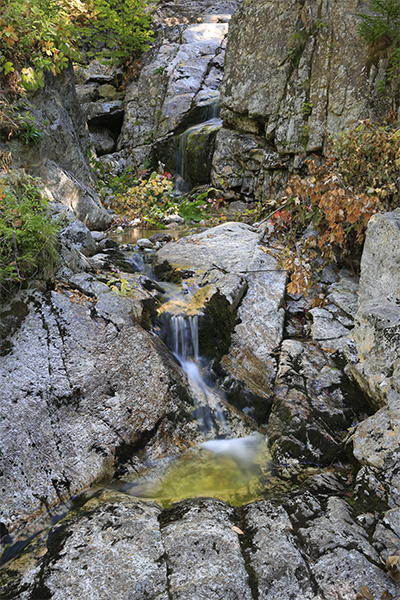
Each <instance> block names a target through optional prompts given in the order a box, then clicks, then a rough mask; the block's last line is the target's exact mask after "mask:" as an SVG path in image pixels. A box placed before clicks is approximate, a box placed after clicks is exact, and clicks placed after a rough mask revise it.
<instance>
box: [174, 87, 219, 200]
mask: <svg viewBox="0 0 400 600" xmlns="http://www.w3.org/2000/svg"><path fill="white" fill-rule="evenodd" d="M220 110H221V100H220V96H219V93H218V92H215V93H214V94H213V95H212V96H211V97H210V98H207V99H206V100H203V101H202V102H199V103H198V104H197V105H196V106H195V107H194V108H193V110H192V111H191V119H193V120H192V123H193V122H194V123H195V124H194V125H192V126H191V127H189V128H188V129H186V130H185V131H184V132H183V133H182V134H181V135H180V136H179V142H178V146H177V150H176V153H175V171H176V176H175V186H176V188H177V190H178V191H180V192H185V191H188V188H190V187H191V186H192V185H199V184H205V183H208V182H209V175H210V174H209V171H210V168H211V158H212V153H213V146H214V140H215V136H216V134H217V131H218V130H219V129H220V127H221V125H222V120H221V119H220Z"/></svg>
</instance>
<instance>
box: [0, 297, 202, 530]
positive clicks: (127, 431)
mask: <svg viewBox="0 0 400 600" xmlns="http://www.w3.org/2000/svg"><path fill="white" fill-rule="evenodd" d="M110 298H111V294H103V295H101V296H100V298H99V303H98V308H97V309H96V312H93V303H92V302H89V301H88V300H87V299H85V298H82V299H80V298H79V297H77V298H75V301H74V302H71V301H70V300H71V298H70V297H69V296H68V295H66V294H61V293H56V292H52V293H51V294H50V295H48V296H42V295H40V294H34V295H33V296H30V297H27V298H26V304H27V307H28V309H29V314H27V315H26V317H25V319H24V321H23V323H22V324H21V326H20V328H19V329H18V330H17V331H16V332H15V333H14V334H13V335H12V338H10V341H11V342H12V351H11V352H10V353H8V354H7V355H6V356H4V357H2V361H1V376H0V377H1V392H0V396H1V401H0V411H1V420H0V423H1V425H0V429H1V439H2V451H3V454H2V457H1V476H0V481H1V483H0V485H1V488H2V489H3V492H2V494H3V495H2V497H3V503H2V506H1V518H0V521H1V523H2V524H3V526H4V527H5V528H6V529H9V530H11V529H13V528H15V527H16V526H17V525H18V524H19V523H21V522H22V521H24V520H26V519H28V518H29V517H30V516H31V515H32V514H33V513H36V512H38V511H39V512H40V511H41V510H44V508H45V507H47V508H48V507H51V506H54V505H55V504H56V503H58V502H59V501H60V499H61V498H68V497H70V496H72V495H74V494H76V493H77V492H79V491H80V490H82V489H83V488H86V487H88V486H90V485H91V484H92V483H93V482H94V481H96V480H98V479H99V478H101V477H104V476H110V475H112V473H113V471H114V469H115V465H116V463H117V456H120V455H121V454H123V452H125V451H126V449H128V448H131V451H130V452H132V451H133V448H134V447H135V446H136V445H140V444H141V443H142V444H143V443H144V441H141V440H143V439H144V438H145V439H146V441H147V439H148V438H149V437H150V438H151V436H152V435H154V432H155V431H156V430H157V428H158V427H159V426H160V423H162V422H163V421H164V420H168V419H172V420H173V419H174V418H175V417H174V415H175V416H177V415H178V414H179V413H180V411H181V410H182V409H184V410H185V411H187V412H189V413H190V408H189V407H188V406H187V405H186V402H185V401H183V400H181V399H180V395H181V394H182V396H183V397H185V398H190V393H189V392H188V391H184V390H185V383H184V379H183V375H182V373H181V372H180V370H179V369H178V367H177V366H176V365H174V364H173V363H172V362H169V359H168V358H167V357H166V355H161V354H160V353H159V351H158V350H156V347H155V345H154V342H153V340H152V338H151V336H149V335H148V334H147V333H145V332H144V331H143V330H142V329H140V328H139V327H136V326H134V325H133V324H132V325H129V324H126V321H127V319H128V317H127V315H126V303H125V302H124V305H125V306H124V307H123V306H121V310H122V313H120V314H122V317H118V315H115V316H113V311H114V308H115V307H111V306H110V304H109V302H110ZM103 299H104V300H103ZM115 299H116V301H117V302H118V301H119V300H120V299H119V298H118V296H115ZM77 300H79V302H77ZM123 300H126V299H123ZM128 302H129V300H128ZM103 304H104V306H103ZM102 306H103V309H102V308H101V307H102ZM117 308H118V307H117ZM102 311H103V312H104V315H105V317H106V318H105V319H104V318H102V316H101V312H102ZM118 318H122V320H123V321H124V323H125V326H122V325H123V323H120V322H119V321H118V323H117V325H118V327H116V326H115V325H114V324H113V323H112V322H111V321H112V320H113V319H114V320H115V319H118ZM184 407H185V408H184ZM171 451H172V454H173V453H174V449H173V448H171Z"/></svg>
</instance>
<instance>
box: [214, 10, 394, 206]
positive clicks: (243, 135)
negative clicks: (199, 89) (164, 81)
mask: <svg viewBox="0 0 400 600" xmlns="http://www.w3.org/2000/svg"><path fill="white" fill-rule="evenodd" d="M366 5H367V2H364V1H363V0H320V1H319V2H316V1H315V0H275V1H270V0H250V1H248V2H245V3H244V4H243V6H242V7H241V8H240V9H239V10H238V11H237V12H236V13H235V15H234V16H233V18H232V20H231V23H230V28H229V34H228V44H227V50H226V57H225V72H224V80H223V83H222V86H221V98H222V105H223V119H224V128H223V129H222V130H221V132H220V133H219V135H218V138H217V144H216V152H215V156H214V164H213V180H214V184H218V183H219V182H220V181H221V179H223V180H224V183H223V187H225V188H229V189H231V190H232V192H233V194H232V195H234V193H237V192H241V193H242V194H245V195H248V196H254V197H255V198H256V199H257V200H264V199H266V198H267V197H268V196H269V195H271V194H272V193H273V191H274V189H276V188H279V187H281V186H282V183H284V182H285V180H286V177H287V173H288V171H291V170H293V169H298V168H299V167H301V164H302V162H303V159H304V157H305V155H307V154H310V153H317V154H320V153H322V152H323V149H324V141H325V139H326V134H327V135H333V136H337V135H338V133H339V132H340V131H342V130H345V129H346V128H348V127H349V126H350V125H352V124H354V123H356V122H357V121H358V120H362V119H366V118H370V119H372V120H375V119H382V118H383V117H384V116H385V114H386V113H387V112H388V110H389V107H387V106H385V104H384V102H383V100H382V97H381V96H378V94H377V91H376V86H377V82H378V80H380V79H384V74H385V61H384V59H381V60H379V59H376V60H375V61H372V60H371V58H370V56H369V51H368V47H367V46H366V44H365V43H364V42H363V41H362V39H361V38H360V37H359V35H358V33H357V27H358V25H359V22H360V18H359V17H358V16H357V15H358V14H359V13H361V12H364V11H365V10H366ZM249 161H250V164H246V163H248V162H249Z"/></svg>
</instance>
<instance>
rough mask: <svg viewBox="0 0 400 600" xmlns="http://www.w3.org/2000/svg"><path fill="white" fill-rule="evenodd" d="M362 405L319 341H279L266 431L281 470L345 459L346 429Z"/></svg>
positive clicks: (359, 397)
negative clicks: (315, 343) (276, 369)
mask: <svg viewBox="0 0 400 600" xmlns="http://www.w3.org/2000/svg"><path fill="white" fill-rule="evenodd" d="M365 408H366V406H365V401H364V399H363V398H362V396H361V395H360V394H357V391H356V389H355V388H354V387H352V386H351V384H350V382H349V381H348V380H347V378H346V376H345V375H344V374H343V373H342V372H341V371H340V370H339V368H338V367H337V365H335V363H334V362H333V361H332V359H331V358H330V357H329V355H326V354H325V353H324V352H323V351H322V350H321V349H320V348H318V346H316V345H313V344H310V343H304V342H300V341H296V340H284V341H283V342H282V345H281V351H280V359H279V367H278V372H277V376H276V382H275V389H274V396H273V402H272V412H271V416H270V418H269V421H268V429H267V432H268V439H269V441H270V443H271V444H272V447H271V452H272V455H273V456H274V458H275V460H276V462H277V464H278V465H280V466H281V467H282V468H283V469H285V468H286V466H287V465H292V466H293V467H294V466H295V465H296V464H297V465H299V464H304V463H305V464H330V463H331V462H332V461H334V460H337V459H340V458H342V460H343V459H344V450H345V445H344V442H345V440H346V438H347V430H348V428H349V427H350V426H351V425H352V424H353V423H356V422H357V421H358V420H359V418H360V414H362V413H363V412H364V411H365Z"/></svg>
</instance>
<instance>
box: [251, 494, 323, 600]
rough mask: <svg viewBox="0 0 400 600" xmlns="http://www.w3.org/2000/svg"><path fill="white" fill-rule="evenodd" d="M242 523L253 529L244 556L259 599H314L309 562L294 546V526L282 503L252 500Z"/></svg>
mask: <svg viewBox="0 0 400 600" xmlns="http://www.w3.org/2000/svg"><path fill="white" fill-rule="evenodd" d="M245 525H246V529H248V530H249V531H254V535H253V537H252V544H251V548H249V549H247V551H246V557H247V560H248V561H249V563H250V565H251V568H252V570H253V572H254V574H255V577H256V580H257V588H258V598H260V600H276V599H277V598H279V599H280V600H290V599H291V598H298V599H300V598H302V599H304V600H314V599H315V596H314V592H313V589H312V585H311V582H310V579H309V574H308V565H307V563H306V560H305V558H303V556H302V553H301V552H300V550H299V549H298V548H297V547H296V541H295V538H294V535H293V527H292V524H291V522H290V519H289V516H288V514H287V513H286V512H285V510H284V509H283V508H282V507H281V506H274V505H273V504H272V503H271V502H270V501H268V500H266V501H263V502H257V503H255V504H251V505H250V506H248V507H247V508H246V510H245Z"/></svg>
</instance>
